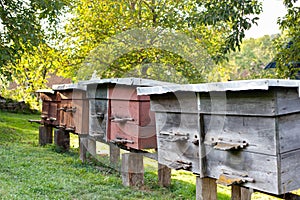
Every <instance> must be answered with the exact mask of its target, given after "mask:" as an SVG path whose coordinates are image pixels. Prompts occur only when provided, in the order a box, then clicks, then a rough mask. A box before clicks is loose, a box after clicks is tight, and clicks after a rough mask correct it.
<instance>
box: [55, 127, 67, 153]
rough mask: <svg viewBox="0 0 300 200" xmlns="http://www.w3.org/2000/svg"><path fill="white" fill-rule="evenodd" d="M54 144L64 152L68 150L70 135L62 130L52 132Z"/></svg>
mask: <svg viewBox="0 0 300 200" xmlns="http://www.w3.org/2000/svg"><path fill="white" fill-rule="evenodd" d="M54 144H55V145H56V146H58V147H59V148H61V149H62V150H64V151H68V150H69V149H70V133H69V132H67V131H64V130H62V129H57V130H55V131H54Z"/></svg>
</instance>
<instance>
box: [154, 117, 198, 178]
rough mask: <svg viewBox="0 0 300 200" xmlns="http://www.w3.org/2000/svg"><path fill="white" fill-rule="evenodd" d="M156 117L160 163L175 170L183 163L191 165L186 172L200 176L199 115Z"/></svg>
mask: <svg viewBox="0 0 300 200" xmlns="http://www.w3.org/2000/svg"><path fill="white" fill-rule="evenodd" d="M155 117H156V130H157V143H158V161H159V163H161V164H164V165H167V166H168V167H171V168H174V169H176V168H177V167H180V163H181V162H182V163H183V164H184V163H190V164H191V167H190V168H187V169H186V170H188V171H192V172H194V173H197V174H199V173H200V171H199V132H198V123H199V122H198V116H197V114H186V113H184V114H179V113H156V115H155ZM168 133H170V135H168ZM174 134H175V135H174ZM184 135H185V136H184ZM182 166H184V165H182Z"/></svg>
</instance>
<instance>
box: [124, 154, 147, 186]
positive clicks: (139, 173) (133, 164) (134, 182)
mask: <svg viewBox="0 0 300 200" xmlns="http://www.w3.org/2000/svg"><path fill="white" fill-rule="evenodd" d="M121 174H122V182H123V185H124V186H137V187H141V186H143V185H144V164H143V156H141V155H139V154H137V153H124V154H122V167H121Z"/></svg>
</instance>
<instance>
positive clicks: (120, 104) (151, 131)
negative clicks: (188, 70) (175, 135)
mask: <svg viewBox="0 0 300 200" xmlns="http://www.w3.org/2000/svg"><path fill="white" fill-rule="evenodd" d="M83 84H86V85H87V98H88V99H89V102H90V125H89V127H90V135H95V136H97V138H98V139H99V140H100V141H104V142H111V143H116V144H118V145H121V146H123V147H125V148H128V149H130V148H132V149H151V148H156V146H157V145H156V135H155V124H154V123H155V120H154V113H153V112H150V98H149V97H148V96H143V97H140V96H137V93H136V88H137V87H138V86H154V85H161V84H163V83H162V82H158V81H153V80H147V79H140V78H119V79H92V80H90V81H86V82H83Z"/></svg>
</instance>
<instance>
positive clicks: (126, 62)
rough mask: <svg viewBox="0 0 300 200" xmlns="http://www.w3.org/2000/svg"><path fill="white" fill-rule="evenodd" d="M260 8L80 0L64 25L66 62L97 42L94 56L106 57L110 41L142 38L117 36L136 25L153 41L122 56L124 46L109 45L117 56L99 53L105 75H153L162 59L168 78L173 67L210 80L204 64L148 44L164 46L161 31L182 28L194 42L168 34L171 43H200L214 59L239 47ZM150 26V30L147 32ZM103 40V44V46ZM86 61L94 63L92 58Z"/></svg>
mask: <svg viewBox="0 0 300 200" xmlns="http://www.w3.org/2000/svg"><path fill="white" fill-rule="evenodd" d="M261 10H262V8H261V4H260V3H259V2H258V1H257V0H246V1H245V0H226V1H218V0H201V1H199V0H189V1H187V0H183V1H182V0H181V1H179V0H175V1H168V0H93V1H90V0H77V1H76V3H75V4H74V8H73V14H74V18H73V19H72V20H71V21H70V23H69V24H68V26H67V29H66V32H67V34H68V37H67V38H68V39H67V40H66V42H67V43H68V44H69V46H70V47H71V48H70V51H69V54H68V56H69V63H68V66H70V68H67V67H66V70H67V71H71V70H69V69H74V66H77V67H78V64H80V63H82V62H83V61H84V60H86V57H87V56H88V55H90V52H91V50H93V49H95V48H98V50H97V51H98V53H97V51H96V52H95V51H94V52H93V53H94V54H95V56H98V57H101V56H102V57H103V55H102V54H105V53H106V52H105V51H103V49H105V48H107V44H108V43H114V44H115V43H118V45H116V46H118V47H117V48H121V47H123V46H126V45H127V44H128V41H130V42H132V41H141V40H139V39H138V37H140V36H132V37H127V38H128V39H127V40H124V38H123V39H121V38H120V37H118V35H120V34H122V33H124V32H126V31H130V30H134V29H138V30H139V31H140V30H142V31H141V32H142V33H143V35H145V36H147V35H149V36H147V37H145V38H144V40H143V41H145V43H147V42H148V41H150V42H151V41H152V42H154V43H151V44H152V46H151V45H149V46H147V45H146V46H143V47H141V48H136V49H132V50H131V51H129V52H126V54H123V55H121V56H120V55H118V53H120V52H113V51H107V52H110V56H111V57H113V58H114V59H113V61H112V62H110V63H106V64H103V62H102V61H103V60H105V59H103V60H100V61H99V59H98V61H97V66H103V67H100V68H99V70H100V71H101V72H99V75H100V76H101V77H107V76H109V77H111V76H122V75H124V74H126V72H128V71H132V70H133V71H132V72H134V73H135V74H138V75H140V76H143V77H151V78H154V77H153V73H154V71H156V72H157V73H158V71H159V70H154V69H153V67H150V65H149V63H159V66H160V67H159V68H160V70H162V71H160V72H159V73H158V74H159V75H160V76H163V77H165V79H167V80H168V79H169V77H170V75H168V74H170V73H171V72H170V68H172V69H175V72H174V73H175V74H177V75H178V76H185V77H186V79H187V80H186V81H187V82H199V81H207V78H206V77H205V70H204V69H205V66H204V64H203V65H201V66H195V65H194V64H193V63H192V62H189V60H188V59H186V58H185V57H184V56H183V55H180V54H178V53H177V52H173V51H172V50H170V49H169V48H150V47H161V46H162V43H163V41H161V40H160V39H161V37H168V36H165V35H164V34H166V33H165V32H166V31H167V32H169V33H172V34H174V35H173V37H174V38H178V37H179V35H178V34H184V35H186V36H187V37H189V38H191V39H192V40H193V42H192V43H185V44H183V43H184V42H181V43H180V41H178V40H170V41H169V43H170V44H169V46H172V45H173V43H175V44H176V43H180V44H177V46H176V47H175V46H174V48H177V49H179V48H180V49H182V51H183V52H186V51H188V50H189V48H191V46H193V45H196V46H197V45H201V46H202V48H205V50H206V51H207V53H208V55H209V56H210V57H211V58H212V59H213V61H220V60H222V59H224V58H225V57H226V54H227V53H228V52H230V51H232V50H236V49H238V48H239V47H240V44H241V42H242V39H243V38H244V36H245V30H248V29H249V28H250V27H251V25H252V24H253V23H256V21H257V20H258V18H257V17H250V16H256V15H258V14H259V13H260V12H261ZM147 30H148V32H151V33H150V34H147ZM159 33H161V34H159ZM153 35H156V36H155V37H154V36H153ZM161 35H163V36H161ZM112 38H113V39H112ZM125 38H126V37H125ZM112 40H113V41H112ZM116 40H118V41H117V42H116ZM120 41H121V42H120ZM157 41H160V42H157ZM184 41H185V40H184ZM155 42H156V43H155ZM142 43H144V42H142ZM147 44H148V43H147ZM149 44H150V43H149ZM99 45H100V46H101V45H102V46H101V47H100V48H99ZM137 46H138V45H137ZM164 47H165V46H164ZM100 53H101V54H100ZM194 53H195V52H191V53H190V54H194ZM196 53H197V52H196ZM182 54H184V55H186V54H185V53H182ZM112 55H118V56H112ZM201 55H202V54H201ZM107 56H109V55H107ZM198 57H201V56H200V54H199V56H198ZM96 60H97V59H96ZM94 61H95V59H94ZM85 64H86V66H89V65H91V64H93V63H91V60H89V62H86V63H85ZM143 66H144V67H143ZM145 66H147V67H146V68H145ZM206 66H207V67H208V65H206ZM75 69H76V68H75ZM207 70H209V68H207ZM172 73H173V72H172ZM164 74H165V75H164Z"/></svg>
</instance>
